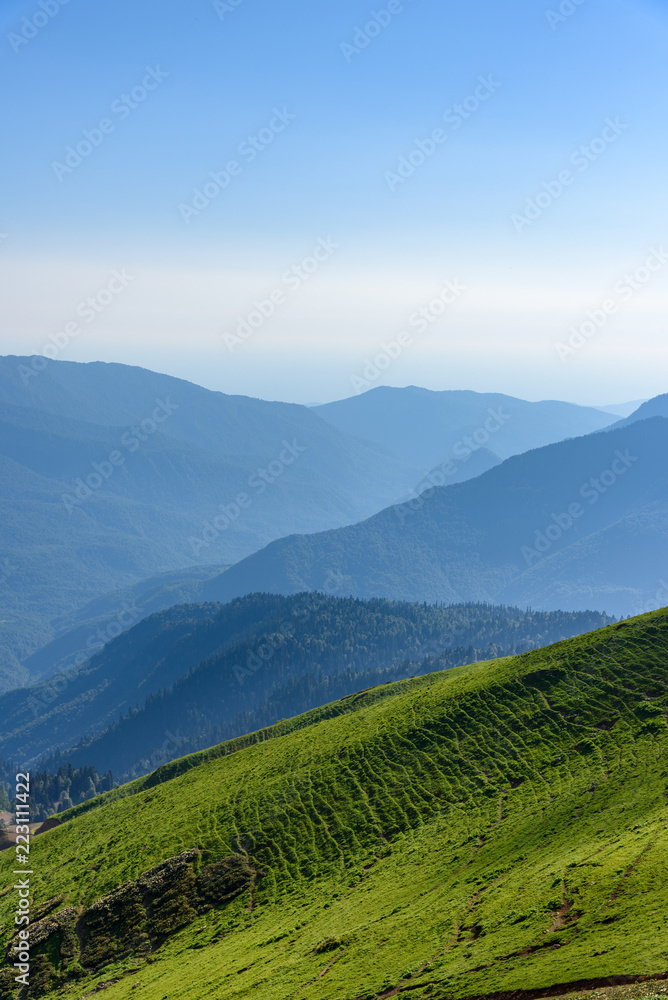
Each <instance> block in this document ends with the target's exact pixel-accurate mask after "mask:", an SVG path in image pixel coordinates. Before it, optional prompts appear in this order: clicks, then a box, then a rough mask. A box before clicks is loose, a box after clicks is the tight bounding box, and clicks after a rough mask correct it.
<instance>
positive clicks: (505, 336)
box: [0, 0, 668, 405]
mask: <svg viewBox="0 0 668 1000" xmlns="http://www.w3.org/2000/svg"><path fill="white" fill-rule="evenodd" d="M54 3H55V11H56V12H55V13H54V14H53V15H49V16H48V17H47V15H45V14H40V13H39V10H38V8H37V7H33V5H32V3H31V2H28V0H11V2H9V3H7V4H5V5H4V8H3V11H2V13H1V14H0V26H1V27H2V29H3V33H4V40H3V39H2V38H1V37H0V41H3V42H4V44H5V47H6V58H5V60H4V62H3V65H2V67H0V74H1V76H0V79H2V82H3V83H4V85H5V90H6V91H7V92H10V91H11V93H12V94H13V104H12V107H11V111H10V113H9V115H8V116H7V147H8V149H9V150H10V154H9V155H8V156H7V157H6V158H5V159H4V161H3V164H2V167H1V168H0V169H1V170H2V175H3V180H4V189H5V190H6V191H11V192H12V199H11V203H10V202H9V200H6V201H5V204H4V207H3V210H2V213H0V254H2V255H3V258H4V260H3V263H4V265H5V266H4V268H3V279H2V285H1V286H0V287H1V288H2V294H3V300H4V303H5V320H4V324H3V334H2V339H3V345H4V349H5V351H6V352H8V353H16V354H20V355H24V354H41V353H43V352H44V350H45V349H46V348H47V347H48V346H49V345H51V344H53V343H54V342H55V343H61V344H62V345H63V346H62V347H60V348H59V354H58V357H60V358H62V359H64V360H73V361H89V360H95V359H99V360H103V361H116V362H119V363H129V364H136V365H140V366H143V367H146V368H150V369H159V370H161V371H164V372H166V373H169V374H173V375H178V376H180V377H185V378H187V379H189V380H191V381H193V382H196V383H198V384H202V385H205V386H206V387H208V388H212V389H218V390H220V391H223V392H227V393H238V394H243V395H251V396H257V397H261V398H272V397H273V398H278V397H281V398H286V399H289V400H292V401H296V402H302V403H306V402H310V401H312V400H314V399H321V400H334V399H341V398H346V397H347V396H348V395H350V394H352V393H354V392H355V391H356V389H355V386H356V384H357V383H356V381H355V380H357V382H359V380H360V379H361V380H363V379H364V376H363V373H364V370H365V368H366V367H367V366H368V365H369V364H373V359H374V358H375V357H378V356H379V354H382V352H384V351H385V352H389V354H390V356H391V365H390V366H389V368H388V370H387V372H386V374H384V376H383V380H384V381H386V382H388V384H396V385H405V384H410V383H413V384H418V385H424V386H425V387H427V388H432V389H438V388H439V387H441V386H442V385H443V384H447V385H448V386H449V387H451V388H453V389H464V388H467V387H469V386H475V388H476V390H477V391H480V392H489V391H498V390H499V388H501V389H502V390H503V391H504V392H506V393H507V394H509V395H513V396H517V397H521V398H527V399H538V398H559V399H564V400H567V401H571V402H574V403H578V404H580V405H591V403H590V401H591V399H596V398H599V399H604V398H609V399H639V398H651V397H653V396H655V395H657V394H659V393H660V392H661V391H662V389H663V386H662V385H661V375H660V371H659V369H660V365H658V364H657V363H656V361H657V359H662V360H665V359H666V356H667V354H668V347H667V346H666V344H665V338H664V336H663V316H664V315H665V312H666V305H667V304H668V268H667V267H665V263H666V261H668V255H666V253H665V250H664V247H663V243H662V239H663V235H664V229H665V226H664V220H663V214H662V213H661V211H660V209H659V208H658V206H660V205H661V204H662V203H663V173H662V164H663V161H664V160H665V153H666V150H667V145H668V139H667V137H666V136H665V130H663V128H662V126H661V121H662V100H661V94H660V92H659V89H658V88H656V87H655V86H654V81H655V80H656V78H657V74H660V73H661V72H662V67H663V66H664V65H665V57H666V53H667V52H668V16H667V15H666V11H665V8H664V7H663V6H662V5H661V4H659V3H658V2H654V0H633V2H632V0H607V2H606V3H605V5H604V3H603V0H587V3H586V4H581V5H571V7H572V11H571V13H570V14H569V15H568V16H565V15H563V14H558V13H555V11H558V9H559V5H558V4H552V5H550V4H546V5H545V6H543V5H542V4H541V5H537V6H536V7H535V8H533V9H531V8H530V9H527V7H526V5H525V4H521V5H520V4H517V5H512V6H511V8H510V9H509V8H508V7H507V6H506V7H504V8H503V9H500V8H499V7H498V5H494V4H493V3H492V2H491V0H475V2H474V3H473V4H471V5H469V6H467V8H466V9H457V10H454V11H453V10H449V9H445V8H444V7H443V6H441V5H440V4H439V3H438V2H437V0H424V2H423V3H421V4H419V5H417V4H414V3H413V0H403V2H401V0H391V3H389V4H385V3H383V4H381V5H380V6H378V9H377V10H376V13H375V15H373V11H372V12H371V13H370V12H369V7H368V5H366V4H361V3H359V2H357V0H341V2H340V3H338V4H337V5H336V7H329V6H320V7H318V9H317V10H314V9H313V7H312V5H310V4H308V3H307V2H306V0H296V2H295V4H294V5H293V6H292V7H291V8H290V10H289V11H284V10H280V11H279V10H277V9H275V8H274V7H272V6H271V5H270V4H269V3H268V2H266V0H265V2H264V3H263V0H253V3H250V2H246V0H244V2H239V3H236V4H227V5H225V4H220V3H219V4H218V5H217V6H216V4H215V3H209V2H201V0H197V2H196V3H195V4H189V5H186V3H185V0H171V2H170V3H169V4H168V5H165V4H161V5H160V6H158V5H157V4H156V3H155V2H153V3H149V4H147V5H143V6H142V7H141V8H140V9H136V8H135V7H132V6H131V5H130V4H129V2H128V0H119V3H118V4H116V5H115V6H114V9H113V11H111V9H109V10H108V9H106V8H104V7H100V6H95V7H92V8H87V7H82V6H80V5H79V6H77V5H74V4H72V5H69V4H68V5H65V4H59V3H58V2H57V0H52V4H51V6H52V7H53V4H54ZM47 6H48V5H47ZM562 6H563V5H562ZM49 9H51V7H50V8H49ZM35 11H37V13H35ZM372 15H373V16H372ZM33 19H36V21H35V23H34V24H33ZM42 21H45V23H42ZM127 24H132V25H133V30H132V32H131V33H128V32H127V31H126V29H125V26H126V25H127ZM0 34H2V33H0ZM279 53H280V55H279ZM65 68H66V69H65ZM45 79H48V80H49V100H48V101H46V100H44V88H43V81H44V80H45ZM83 81H85V86H82V85H81V84H82V82H83ZM133 95H134V97H133ZM14 150H20V151H21V152H20V155H19V154H17V153H15V152H12V151H14ZM453 289H454V291H453ZM36 292H37V293H38V294H35V293H36ZM91 302H92V306H91ZM75 327H76V329H77V332H76V333H73V334H67V333H66V331H67V330H68V329H70V330H74V329H75ZM54 338H55V340H54ZM351 390H352V392H351ZM606 405H607V404H606Z"/></svg>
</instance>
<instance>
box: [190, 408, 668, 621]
mask: <svg viewBox="0 0 668 1000" xmlns="http://www.w3.org/2000/svg"><path fill="white" fill-rule="evenodd" d="M667 470H668V419H665V418H663V417H660V416H657V417H653V418H651V419H648V420H640V421H637V422H635V423H631V424H629V425H628V426H623V427H620V428H618V429H615V430H610V431H602V432H600V433H596V434H589V435H586V436H585V437H580V438H573V439H572V440H569V441H562V442H560V443H559V444H553V445H549V446H547V447H545V448H538V449H536V450H534V451H529V452H526V454H523V455H516V456H514V457H513V458H509V459H507V460H506V461H505V462H503V463H502V464H501V465H498V466H497V467H496V468H493V469H490V470H489V471H488V472H485V473H484V474H483V475H481V476H478V477H477V478H476V479H472V480H470V481H468V482H465V483H460V484H457V485H455V486H444V487H438V488H435V489H433V488H432V489H430V490H428V491H426V492H425V493H424V494H423V495H422V496H420V497H419V498H417V499H416V500H413V501H409V502H408V503H405V504H401V505H398V506H394V507H390V508H388V509H387V510H384V511H381V513H379V514H376V515H375V516H374V517H371V518H369V519H368V520H366V521H363V522H361V523H360V524H354V525H351V526H350V527H346V528H340V529H337V530H335V531H326V532H320V533H319V534H315V535H296V536H292V537H290V538H282V539H279V540H278V541H276V542H272V543H271V544H270V545H268V546H267V547H266V548H265V549H262V550H261V551H259V552H256V553H254V554H253V555H252V556H249V557H248V558H247V559H244V560H242V561H241V562H239V563H237V564H236V565H234V566H232V567H231V568H230V570H229V571H228V572H226V573H225V574H224V576H222V577H220V578H219V579H217V580H216V579H214V580H211V581H210V582H209V583H207V584H205V585H204V588H203V594H204V597H205V598H206V599H208V600H219V601H229V600H231V599H232V598H233V597H236V596H238V595H240V594H245V593H252V592H253V591H255V590H259V589H263V590H269V591H272V592H274V593H283V594H289V593H295V592H299V591H302V590H319V589H321V588H322V581H323V579H325V578H326V575H327V573H328V572H329V573H331V572H332V571H335V572H336V574H337V578H338V579H339V580H340V590H339V593H342V594H353V595H355V596H356V597H387V598H391V599H394V600H407V601H431V602H437V601H443V602H445V603H453V604H454V603H460V602H462V601H490V602H492V603H495V604H513V605H519V606H524V607H526V606H530V607H533V608H541V609H552V608H563V609H568V610H584V609H586V608H597V609H598V610H600V611H607V612H608V613H609V614H614V615H631V614H634V613H637V610H638V609H644V610H650V609H651V608H655V607H658V606H659V605H660V604H661V603H663V602H662V601H656V594H657V591H658V590H660V589H661V587H662V584H661V581H662V579H663V578H664V576H665V553H666V548H667V545H668V471H667Z"/></svg>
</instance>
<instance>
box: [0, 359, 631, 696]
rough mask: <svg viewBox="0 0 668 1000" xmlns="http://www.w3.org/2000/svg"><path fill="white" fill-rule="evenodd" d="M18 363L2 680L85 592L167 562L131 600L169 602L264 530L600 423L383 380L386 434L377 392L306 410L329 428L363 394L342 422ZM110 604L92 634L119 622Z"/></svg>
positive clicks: (560, 406)
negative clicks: (389, 417)
mask: <svg viewBox="0 0 668 1000" xmlns="http://www.w3.org/2000/svg"><path fill="white" fill-rule="evenodd" d="M34 360H35V359H30V358H17V357H5V358H1V359H0V512H1V514H2V517H1V519H0V624H1V625H2V636H1V638H0V689H4V690H7V689H8V688H11V687H13V686H16V685H18V684H25V683H26V682H28V681H30V680H31V679H35V678H36V677H37V676H39V675H40V673H41V672H42V671H46V672H48V671H50V670H53V669H56V668H57V666H59V665H60V666H62V665H63V664H64V663H67V662H68V660H70V659H71V658H72V657H76V656H77V655H78V654H79V653H80V652H81V648H80V644H81V641H82V638H83V639H84V641H87V636H88V635H90V634H91V633H90V631H89V632H88V633H87V635H86V636H85V637H84V633H85V632H86V629H89V628H92V626H93V625H94V626H95V628H94V629H93V631H98V630H99V629H100V627H101V626H100V623H99V619H98V618H97V617H96V615H95V614H91V615H90V616H89V617H87V618H85V619H82V617H81V612H82V611H83V609H84V608H85V606H86V605H88V604H90V603H91V602H95V601H97V600H100V599H103V600H106V601H107V604H108V603H109V601H110V600H111V598H112V595H114V594H116V593H117V592H120V593H127V591H128V589H132V588H133V587H136V586H137V585H140V584H142V582H143V581H148V580H150V579H152V578H154V577H157V576H161V575H163V574H170V573H175V572H178V571H180V570H184V571H185V573H184V575H183V579H182V581H181V583H179V581H178V580H177V579H176V578H174V577H172V582H171V584H170V585H169V586H168V587H167V589H166V592H165V594H164V601H163V603H162V604H161V603H160V600H159V598H158V596H157V594H156V595H154V600H153V603H152V605H151V606H150V608H149V610H156V609H157V608H158V607H160V606H162V607H167V606H168V605H169V603H170V602H171V603H173V601H172V600H171V598H172V597H173V596H175V593H172V591H173V588H177V590H178V588H179V587H181V592H180V595H181V596H182V598H183V599H185V600H188V599H197V594H196V592H195V591H194V590H193V589H192V588H191V587H190V584H191V582H192V580H193V573H195V574H197V573H199V571H200V570H204V572H203V574H202V575H203V577H206V575H207V574H208V575H209V576H214V575H215V574H216V571H217V569H218V570H219V569H220V568H222V567H227V566H229V565H231V564H234V563H237V562H239V561H240V560H242V559H243V558H244V557H246V556H249V555H251V554H252V553H254V552H257V551H258V550H260V549H262V548H263V547H264V546H265V545H266V544H267V543H270V542H272V541H274V540H276V539H279V538H283V537H285V536H287V535H290V534H293V533H298V534H303V533H313V532H318V531H321V530H325V529H332V528H338V527H343V526H346V525H350V524H353V523H356V522H359V521H360V520H364V519H365V518H368V517H369V516H371V515H373V514H375V513H377V512H379V511H381V510H382V509H384V508H386V507H388V506H389V505H391V504H393V503H396V502H397V501H398V500H401V499H404V498H408V497H414V496H416V495H417V494H419V493H421V492H422V490H423V489H424V488H426V487H428V486H429V484H430V483H431V482H432V481H433V480H434V479H436V481H437V482H441V481H442V480H443V479H444V481H445V482H460V481H462V480H464V479H467V478H470V476H477V475H479V474H480V472H481V471H483V470H485V469H487V468H491V467H492V466H493V465H495V464H497V463H498V461H499V457H500V456H505V455H507V454H509V453H512V452H513V450H521V449H523V448H524V447H526V446H527V445H531V444H545V443H547V442H551V441H557V440H561V439H562V438H563V437H565V436H568V435H569V434H577V433H579V434H582V433H587V432H589V431H592V430H595V429H598V428H600V427H602V426H605V425H606V424H608V423H610V422H612V421H614V419H615V417H614V416H613V415H612V414H603V413H602V412H601V411H598V410H596V409H593V408H587V407H578V406H574V405H572V404H565V403H558V402H555V403H526V402H524V401H522V400H515V399H512V398H511V397H507V396H499V395H484V394H475V393H456V392H455V393H428V392H427V391H426V390H416V389H413V388H409V389H406V390H391V391H390V392H391V396H392V407H393V413H395V417H394V418H393V419H394V424H393V428H394V429H393V432H392V434H390V435H389V437H388V435H387V434H385V435H384V436H383V435H382V434H380V430H379V428H381V427H382V425H383V422H384V420H385V415H386V413H387V405H388V404H387V398H386V393H385V391H384V390H372V391H371V392H369V393H367V394H366V395H365V396H364V397H358V398H357V399H355V400H352V401H344V402H343V404H340V405H339V404H332V407H333V409H332V408H324V409H325V410H327V413H328V414H329V416H330V418H331V419H334V418H336V420H338V421H339V423H341V421H342V419H343V418H342V417H341V412H342V411H346V412H347V410H348V409H349V408H350V407H351V406H352V407H357V406H359V405H360V400H361V401H362V402H363V403H364V405H365V406H366V411H365V412H366V416H365V420H364V421H357V422H356V421H355V419H354V416H355V414H353V419H352V421H351V420H350V419H349V418H346V419H348V422H349V423H350V424H351V426H350V429H349V430H342V429H341V427H339V426H337V425H336V422H335V423H332V422H331V419H325V416H324V415H323V413H322V410H323V408H317V409H315V410H314V409H312V408H311V409H310V408H308V407H305V406H298V405H293V404H287V403H279V402H265V401H263V400H258V399H251V398H248V397H243V396H229V395H225V394H223V393H219V392H211V391H209V390H206V389H202V388H200V387H198V386H195V385H192V384H191V383H188V382H185V381H183V380H180V379H175V378H172V377H169V376H165V375H160V374H157V373H155V372H150V371H146V370H144V369H140V368H131V367H128V366H124V365H117V364H103V363H92V364H75V363H70V362H64V361H46V359H43V358H42V359H39V360H40V362H41V363H40V366H39V370H37V369H36V367H35V366H34V365H33V361H34ZM367 396H368V397H369V399H368V400H367V398H366V397H367ZM402 421H403V423H402ZM344 422H345V421H344ZM402 426H403V427H404V428H405V429H404V430H403V431H401V427H402ZM448 427H449V428H450V429H449V430H448ZM395 431H396V434H395V433H394V432H395ZM393 435H394V438H393ZM411 438H412V439H413V441H414V447H413V448H412V449H411V447H410V446H409V442H410V439H411ZM393 440H394V445H393V448H392V447H390V445H392V442H393ZM483 441H484V442H485V443H484V444H481V443H480V442H483ZM467 442H469V443H467ZM439 463H440V465H439ZM425 477H426V478H425ZM444 477H445V478H444ZM193 568H194V569H193ZM209 568H211V571H210V572H209ZM54 580H57V581H58V586H54V585H53V583H54ZM255 589H257V588H255ZM260 589H264V588H262V587H261V588H260ZM176 596H177V599H178V596H179V595H178V594H176ZM125 600H126V598H125V597H123V598H122V599H120V601H119V603H118V604H116V606H115V608H114V609H113V610H112V615H111V618H110V620H108V621H107V622H104V623H102V631H104V630H105V628H108V627H112V628H115V627H116V620H117V619H120V618H124V620H125V621H127V620H128V617H129V616H128V615H127V614H124V611H127V610H128V609H125V608H124V606H123V604H124V601H125ZM149 603H150V602H149ZM72 629H74V634H73V635H72V636H71V637H70V638H66V635H67V633H68V632H70V631H72ZM54 640H55V641H56V646H55V647H52V648H50V650H49V653H48V654H43V653H40V650H44V648H45V647H48V646H49V644H50V643H52V642H54ZM51 654H53V656H52V655H51Z"/></svg>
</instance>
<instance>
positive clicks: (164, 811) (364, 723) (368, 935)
mask: <svg viewBox="0 0 668 1000" xmlns="http://www.w3.org/2000/svg"><path fill="white" fill-rule="evenodd" d="M667 656H668V611H662V612H656V613H653V614H650V615H646V616H644V617H642V618H640V619H635V620H632V621H627V622H623V623H619V624H617V625H614V626H611V627H609V628H607V629H605V630H602V631H599V632H595V633H592V634H590V635H587V636H584V637H579V638H577V639H572V640H568V641H566V642H563V643H559V644H558V645H556V646H552V647H549V648H547V649H543V650H538V651H534V652H529V653H526V654H524V655H522V656H519V657H514V658H508V659H505V660H497V661H493V662H489V663H483V664H476V665H473V666H468V667H462V668H458V669H457V670H454V671H450V672H448V673H446V674H440V675H431V676H429V677H426V678H422V679H415V680H413V681H407V682H404V683H402V684H399V685H396V686H393V687H389V688H383V689H380V690H375V691H372V692H369V693H367V694H364V695H361V696H360V697H359V698H358V699H357V700H354V699H352V698H351V699H348V701H347V703H346V704H345V705H340V706H332V707H331V709H330V710H329V711H328V712H327V711H325V710H321V711H320V712H317V713H314V715H313V716H311V717H310V718H309V719H305V720H304V719H303V720H294V721H293V722H291V723H285V724H282V725H281V726H279V727H276V729H275V730H274V731H267V732H265V733H262V734H257V736H256V737H255V738H254V739H255V740H256V742H252V740H251V739H246V740H243V741H239V742H237V744H236V745H235V746H227V747H226V746H223V747H220V748H218V749H217V750H216V751H209V752H208V753H206V754H202V755H199V756H198V757H196V758H195V759H191V760H184V761H182V762H177V763H175V764H173V765H169V766H168V767H167V768H165V769H163V770H162V773H160V772H158V773H157V774H156V775H155V776H154V777H153V778H149V779H144V780H143V781H141V782H137V783H135V785H134V786H133V787H130V788H127V789H123V790H117V791H116V792H112V793H110V795H109V796H107V797H103V798H102V799H100V800H97V801H96V803H95V804H94V805H91V804H87V805H86V806H85V807H82V808H81V809H80V810H78V811H76V810H75V811H74V813H73V814H70V818H69V820H67V821H66V822H64V823H63V825H62V826H61V827H60V828H57V829H55V830H52V831H50V832H49V833H46V834H43V835H40V836H39V837H38V838H36V839H35V841H34V844H33V853H32V858H31V861H32V869H33V871H34V875H33V881H32V886H33V891H34V906H35V907H37V906H40V907H42V908H43V911H46V910H48V908H49V905H50V906H51V907H52V911H53V912H52V913H51V915H50V916H48V917H47V916H45V917H44V920H43V922H42V924H41V925H40V926H39V927H34V928H33V930H34V931H35V932H36V933H37V939H40V940H41V942H42V943H41V944H38V945H37V947H36V954H35V956H34V979H33V984H34V988H35V989H36V990H38V987H39V985H40V983H41V984H42V986H43V987H44V988H45V989H47V990H50V993H51V994H52V995H55V991H56V981H57V978H58V977H60V982H61V987H60V988H61V989H63V990H64V991H66V994H65V992H63V995H67V997H68V998H71V1000H76V998H80V997H83V996H85V995H86V996H87V995H90V994H91V992H92V991H94V990H95V989H98V988H100V987H102V985H103V984H104V990H105V996H107V997H108V998H109V1000H121V998H126V997H128V998H129V997H134V996H136V995H137V991H138V994H139V995H140V996H142V997H145V998H146V1000H166V998H169V1000H179V998H184V1000H185V998H188V1000H198V998H200V997H201V998H208V997H220V998H221V1000H222V998H225V1000H242V998H243V1000H246V998H251V997H254V998H259V1000H288V998H290V1000H373V998H381V997H390V996H397V995H401V996H406V997H410V998H411V1000H445V998H448V1000H450V998H453V1000H457V998H464V997H490V996H493V995H495V994H498V993H504V992H505V991H518V990H524V991H528V992H527V993H526V994H524V995H526V996H532V995H534V996H535V995H536V994H537V991H541V990H547V991H548V992H555V989H554V988H555V987H559V988H558V989H556V992H562V993H565V992H567V991H568V990H567V984H573V985H574V986H575V985H577V986H579V987H580V988H585V987H586V985H587V984H590V985H591V984H596V985H600V984H601V981H602V980H607V979H608V978H609V977H631V978H634V977H641V976H660V975H663V974H665V973H666V972H667V971H668V948H667V946H666V920H667V919H668V879H667V878H666V876H667V875H668V803H667V799H666V793H667V786H668V757H667V753H668V725H667V723H666V711H667V707H668V675H667V672H666V660H667ZM232 751H233V752H232ZM169 859H172V860H169ZM12 862H13V859H12V858H11V857H9V856H6V855H4V854H3V855H0V878H2V884H3V885H5V886H7V887H8V888H7V889H6V890H5V891H4V892H3V893H2V894H1V895H0V918H1V920H0V926H2V927H3V928H5V930H4V932H3V933H4V940H5V942H6V941H7V927H8V926H9V919H10V917H11V914H12V909H13V905H14V903H15V901H14V899H13V895H12V889H11V888H9V887H11V885H12V884H13V876H12V874H11V871H12V867H13V864H12ZM165 862H169V863H168V864H164V863H165ZM156 866H160V867H156ZM119 887H123V888H122V890H120V891H118V892H115V891H116V890H118V889H119ZM110 893H115V895H113V896H111V897H109V894H110ZM212 900H213V902H212ZM49 901H52V902H51V903H50V904H49ZM77 920H78V923H77V924H76V928H75V921H77ZM75 929H76V931H77V934H75ZM77 935H78V936H77ZM110 959H111V960H112V961H111V964H105V963H107V962H109V960H110ZM81 961H83V966H84V968H83V970H82V968H81V964H80V963H81ZM86 970H88V971H86ZM0 975H1V974H0ZM619 981H622V982H623V981H626V980H619ZM2 982H3V983H4V994H0V995H3V996H10V995H11V992H12V991H11V988H10V987H11V977H10V975H9V973H7V972H5V973H4V978H3V979H2ZM49 984H50V985H49ZM550 988H552V990H550ZM518 996H522V994H521V993H519V994H518Z"/></svg>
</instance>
